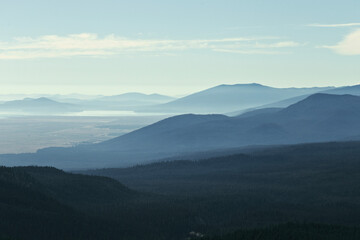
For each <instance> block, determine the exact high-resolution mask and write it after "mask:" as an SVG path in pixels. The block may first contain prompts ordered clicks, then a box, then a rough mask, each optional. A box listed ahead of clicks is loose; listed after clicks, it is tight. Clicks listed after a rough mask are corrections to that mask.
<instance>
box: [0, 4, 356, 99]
mask: <svg viewBox="0 0 360 240" xmlns="http://www.w3.org/2000/svg"><path fill="white" fill-rule="evenodd" d="M359 9H360V1H358V0H342V1H340V0H338V1H335V0H326V1H325V0H311V1H309V0H301V1H300V0H299V1H298V0H294V1H289V0H271V1H269V0H262V1H260V0H182V1H178V0H131V1H130V0H128V1H121V0H86V1H85V0H62V1H57V0H56V1H55V0H32V1H28V0H1V1H0V94H15V93H16V94H19V93H27V94H29V93H48V94H55V93H58V94H69V93H83V94H103V95H112V94H120V93H124V92H134V91H136V92H144V93H155V92H156V93H161V94H167V95H172V96H180V95H184V94H189V93H191V92H195V91H199V90H201V89H205V88H209V87H213V86H216V85H220V84H240V83H253V82H256V83H260V84H263V85H268V86H273V87H312V86H346V85H355V84H359V83H360V81H359V80H360V14H359Z"/></svg>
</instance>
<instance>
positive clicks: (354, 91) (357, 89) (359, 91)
mask: <svg viewBox="0 0 360 240" xmlns="http://www.w3.org/2000/svg"><path fill="white" fill-rule="evenodd" d="M324 93H328V94H340V95H342V94H350V95H356V96H360V85H354V86H346V87H338V88H334V89H329V90H326V91H324Z"/></svg>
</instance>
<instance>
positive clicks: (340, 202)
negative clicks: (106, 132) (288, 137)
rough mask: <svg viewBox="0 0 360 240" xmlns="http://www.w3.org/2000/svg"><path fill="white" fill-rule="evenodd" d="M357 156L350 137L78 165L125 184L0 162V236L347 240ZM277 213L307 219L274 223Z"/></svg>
mask: <svg viewBox="0 0 360 240" xmlns="http://www.w3.org/2000/svg"><path fill="white" fill-rule="evenodd" d="M359 157H360V143H359V142H344V143H319V144H304V145H295V146H285V147H276V148H269V149H266V150H258V151H254V152H253V153H251V154H237V155H232V156H222V157H217V158H211V159H204V160H198V161H181V160H179V161H171V162H160V163H154V164H150V165H143V166H137V167H132V168H127V169H102V170H95V171H90V172H87V173H88V174H92V175H94V174H97V175H104V176H111V177H113V178H116V179H119V180H121V182H123V183H125V185H126V186H129V187H130V188H131V189H134V190H131V189H129V188H128V187H125V186H124V185H123V184H121V183H119V182H117V181H115V180H112V179H109V178H107V177H97V176H85V175H80V174H70V173H66V172H63V171H60V170H57V169H54V168H48V167H43V168H40V167H17V168H5V167H2V168H0V186H1V188H0V211H1V220H0V236H9V237H10V238H11V239H19V240H21V239H24V240H27V239H34V240H35V239H36V240H42V239H44V240H45V239H54V240H57V239H59V240H60V239H69V240H71V239H77V240H80V239H109V240H112V239H114V240H115V239H132V240H136V239H139V240H140V239H148V240H152V239H154V240H155V239H156V240H158V239H173V240H180V239H186V238H187V237H190V239H191V238H195V239H196V237H197V236H204V238H205V239H208V238H209V239H239V237H240V236H242V237H249V238H248V239H254V237H255V239H272V238H274V239H290V237H292V238H291V239H302V240H308V239H309V240H310V239H349V240H350V239H351V240H355V239H358V238H359V229H358V228H355V227H354V226H358V225H359V224H360V221H359V215H360V205H359V198H360V192H359V191H360V190H359V188H358V186H359V184H358V183H359V181H360V175H359V174H358V172H359V168H360V161H359V159H360V158H359ZM144 192H147V193H144ZM286 222H306V223H307V224H286V225H280V226H274V225H277V224H283V223H286ZM312 223H316V224H312ZM324 224H326V225H324ZM269 226H272V227H269ZM254 228H256V229H254ZM234 229H239V231H237V232H235V233H231V232H233V231H234ZM249 229H250V230H249ZM220 234H223V236H220V237H212V236H214V235H220ZM259 235H261V236H259ZM299 236H302V238H296V237H299ZM339 236H341V238H339ZM264 237H266V238H264ZM0 239H2V238H1V237H0ZM5 239H7V238H5ZM241 239H242V238H241ZM244 239H247V238H244Z"/></svg>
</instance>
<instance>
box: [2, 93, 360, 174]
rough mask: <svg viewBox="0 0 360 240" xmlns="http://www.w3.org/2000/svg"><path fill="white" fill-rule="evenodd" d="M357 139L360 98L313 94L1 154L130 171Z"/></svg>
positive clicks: (15, 160) (13, 160) (11, 159)
mask: <svg viewBox="0 0 360 240" xmlns="http://www.w3.org/2000/svg"><path fill="white" fill-rule="evenodd" d="M357 139H360V97H359V96H353V95H331V94H314V95H311V96H309V97H307V98H306V99H304V100H302V101H300V102H298V103H296V104H293V105H290V106H289V107H287V108H284V109H272V110H261V111H259V110H256V111H255V112H252V113H251V112H250V113H246V114H245V115H240V116H237V117H227V116H225V115H216V114H215V115H194V114H186V115H180V116H175V117H170V118H167V119H165V120H162V121H159V122H157V123H155V124H152V125H149V126H147V127H144V128H141V129H139V130H136V131H133V132H131V133H128V134H126V135H123V136H120V137H117V138H114V139H111V140H108V141H105V142H102V143H99V144H92V145H83V146H78V147H73V148H47V149H42V150H39V151H38V152H37V153H36V154H20V155H0V159H1V160H2V161H3V162H4V163H6V164H7V165H19V164H36V165H44V164H45V165H52V166H56V167H60V168H83V167H84V166H85V167H87V168H94V167H95V168H97V167H111V166H129V165H136V164H139V163H144V162H149V161H154V160H157V159H159V158H167V157H172V156H176V155H181V154H186V153H193V152H199V151H212V150H216V149H226V148H236V147H242V146H251V145H277V144H293V143H305V142H323V141H345V140H357Z"/></svg>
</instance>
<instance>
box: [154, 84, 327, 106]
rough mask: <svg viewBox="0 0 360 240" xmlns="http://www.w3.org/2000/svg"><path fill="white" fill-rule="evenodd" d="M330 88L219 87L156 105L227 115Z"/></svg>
mask: <svg viewBox="0 0 360 240" xmlns="http://www.w3.org/2000/svg"><path fill="white" fill-rule="evenodd" d="M327 89H329V88H272V87H267V86H263V85H260V84H256V83H253V84H235V85H219V86H216V87H213V88H210V89H206V90H204V91H201V92H197V93H194V94H191V95H189V96H186V97H183V98H180V99H177V100H174V101H172V102H169V103H166V104H163V105H161V106H159V109H162V110H164V111H165V110H168V111H174V112H193V113H226V112H231V111H236V110H240V109H247V108H252V107H257V106H260V105H264V104H268V103H271V102H275V101H279V100H283V99H286V98H290V97H294V96H299V95H304V94H313V93H316V92H319V91H323V90H327Z"/></svg>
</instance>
